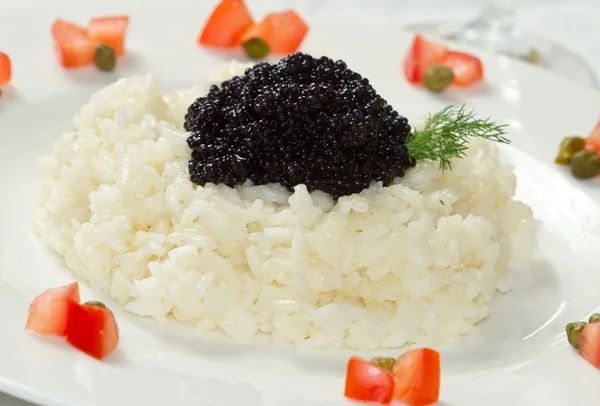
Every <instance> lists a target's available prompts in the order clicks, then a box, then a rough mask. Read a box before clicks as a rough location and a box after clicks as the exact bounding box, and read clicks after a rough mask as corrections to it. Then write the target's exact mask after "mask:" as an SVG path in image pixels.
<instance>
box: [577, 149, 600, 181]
mask: <svg viewBox="0 0 600 406" xmlns="http://www.w3.org/2000/svg"><path fill="white" fill-rule="evenodd" d="M571 173H572V174H573V176H575V177H576V178H577V179H589V178H593V177H594V176H597V175H600V157H598V155H597V154H596V153H595V152H593V151H578V152H576V153H574V154H573V156H572V157H571Z"/></svg>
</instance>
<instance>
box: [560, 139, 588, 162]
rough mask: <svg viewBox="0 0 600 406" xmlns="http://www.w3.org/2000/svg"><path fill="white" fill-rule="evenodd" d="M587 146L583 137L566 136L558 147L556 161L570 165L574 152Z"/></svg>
mask: <svg viewBox="0 0 600 406" xmlns="http://www.w3.org/2000/svg"><path fill="white" fill-rule="evenodd" d="M584 146H585V140H584V139H583V138H581V137H576V136H574V137H565V138H564V139H563V140H562V141H561V143H560V146H559V147H558V155H557V156H556V159H554V162H555V163H557V164H559V165H568V164H569V163H570V162H571V158H572V157H573V154H575V153H576V152H578V151H581V150H582V149H583V147H584Z"/></svg>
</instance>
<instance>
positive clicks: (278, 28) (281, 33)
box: [198, 0, 308, 59]
mask: <svg viewBox="0 0 600 406" xmlns="http://www.w3.org/2000/svg"><path fill="white" fill-rule="evenodd" d="M307 32H308V25H306V23H305V22H304V21H303V20H302V18H301V17H300V16H299V15H298V14H297V13H296V12H295V11H293V10H286V11H282V12H276V13H270V14H267V15H266V16H265V18H264V19H263V20H262V21H261V22H259V23H256V24H255V23H254V20H253V19H252V16H251V15H250V12H249V11H248V7H247V6H246V3H245V2H244V1H243V0H222V1H221V2H220V3H219V4H218V5H217V7H216V8H215V9H214V11H213V12H212V14H211V16H210V17H209V19H208V21H207V22H206V25H205V26H204V29H203V30H202V33H201V34H200V36H199V37H198V44H200V45H205V46H210V47H218V48H233V47H236V46H240V45H241V46H242V47H243V49H244V50H245V51H246V54H247V55H248V56H249V57H250V58H251V59H262V58H265V57H266V56H267V55H268V54H269V53H270V52H273V53H274V54H280V55H287V54H290V53H293V52H296V51H297V50H298V47H300V44H301V43H302V41H303V40H304V37H305V36H306V33H307Z"/></svg>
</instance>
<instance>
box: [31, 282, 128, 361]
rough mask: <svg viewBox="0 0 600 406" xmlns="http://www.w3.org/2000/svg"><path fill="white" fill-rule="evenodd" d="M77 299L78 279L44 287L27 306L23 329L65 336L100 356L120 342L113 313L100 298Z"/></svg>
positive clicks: (88, 351) (110, 351)
mask: <svg viewBox="0 0 600 406" xmlns="http://www.w3.org/2000/svg"><path fill="white" fill-rule="evenodd" d="M79 301H80V297H79V285H78V284H77V282H74V283H71V284H69V285H66V286H62V287H58V288H51V289H48V290H46V291H44V292H43V293H42V294H40V295H39V296H38V297H36V298H35V299H34V301H33V302H32V303H31V305H30V306H29V316H28V318H27V324H26V325H25V330H27V331H31V332H34V333H38V334H42V335H55V336H59V337H66V339H67V342H69V343H70V344H71V345H72V346H73V347H75V348H77V349H79V350H81V351H83V352H85V353H86V354H88V355H90V356H92V357H94V358H97V359H103V358H105V357H107V356H108V355H110V354H111V353H112V352H113V351H114V350H115V348H116V347H117V344H118V342H119V329H118V327H117V323H116V321H115V317H114V315H113V313H112V312H111V311H110V310H108V309H107V308H106V306H105V305H104V303H102V302H97V301H90V302H86V303H84V304H80V303H79Z"/></svg>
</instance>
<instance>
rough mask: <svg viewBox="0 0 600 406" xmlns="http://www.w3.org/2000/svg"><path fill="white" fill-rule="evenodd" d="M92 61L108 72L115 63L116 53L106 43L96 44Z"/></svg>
mask: <svg viewBox="0 0 600 406" xmlns="http://www.w3.org/2000/svg"><path fill="white" fill-rule="evenodd" d="M94 62H95V63H96V66H97V67H98V68H99V69H100V70H103V71H106V72H110V71H111V70H113V69H114V68H115V66H116V64H117V55H116V54H115V50H114V49H112V48H111V47H109V46H108V45H104V44H98V45H97V46H96V54H95V55H94Z"/></svg>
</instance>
